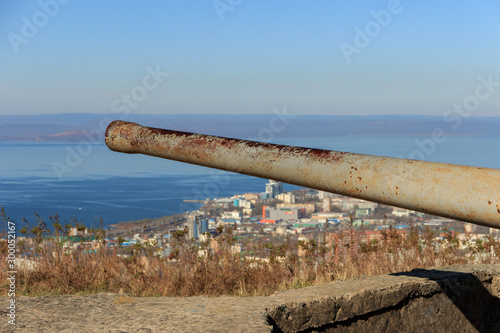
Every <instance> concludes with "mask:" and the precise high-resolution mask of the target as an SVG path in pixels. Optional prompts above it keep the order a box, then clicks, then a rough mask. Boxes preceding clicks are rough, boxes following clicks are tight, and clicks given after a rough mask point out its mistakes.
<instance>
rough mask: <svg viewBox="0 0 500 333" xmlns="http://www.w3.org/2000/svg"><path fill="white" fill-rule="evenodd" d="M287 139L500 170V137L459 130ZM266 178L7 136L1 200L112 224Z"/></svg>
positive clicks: (0, 159) (13, 213) (255, 188)
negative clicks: (443, 135)
mask: <svg viewBox="0 0 500 333" xmlns="http://www.w3.org/2000/svg"><path fill="white" fill-rule="evenodd" d="M279 143H284V144H292V145H300V146H306V147H316V148H324V149H333V150H340V151H348V152H356V153H365V154H374V155H383V156H393V157H404V158H410V157H411V158H422V157H424V158H425V159H426V160H429V161H436V162H445V163H456V164H465V165H474V166H481V167H489V168H498V169H500V136H499V137H460V136H456V137H448V138H447V140H446V141H445V142H444V143H435V142H434V143H431V142H430V141H429V138H428V137H348V138H345V137H343V138H313V139H311V138H307V139H288V140H281V141H280V142H279ZM83 148H85V150H83ZM75 152H77V153H76V154H75ZM78 152H79V153H78ZM82 153H84V154H82ZM266 182H267V180H265V179H260V178H255V177H249V176H243V175H237V174H232V173H227V172H222V171H217V170H212V169H209V168H203V167H199V166H194V165H188V164H185V163H179V162H174V161H168V160H163V159H158V158H153V157H148V156H142V155H127V154H120V153H115V152H112V151H110V150H108V149H107V147H106V146H104V145H94V146H85V147H82V146H80V147H79V146H78V145H77V144H60V143H57V144H53V143H10V142H4V143H0V206H3V207H4V208H5V210H6V213H7V215H8V216H9V217H10V218H11V219H12V220H13V221H21V219H22V218H23V217H25V218H27V219H28V220H29V221H31V222H33V221H34V220H35V215H34V213H38V214H39V215H40V216H41V217H42V218H44V219H47V220H48V216H50V215H54V214H59V216H60V217H61V220H62V221H64V220H69V219H70V218H72V217H75V218H77V219H82V220H83V221H84V223H85V224H86V225H89V226H90V225H92V224H93V223H94V222H95V221H96V220H98V219H99V217H102V218H103V220H104V223H105V224H106V225H108V224H113V223H116V222H119V221H130V220H136V219H141V218H154V217H161V216H164V215H168V214H175V213H179V212H182V211H185V210H187V209H195V208H196V207H197V204H192V203H183V202H182V200H183V199H196V200H199V199H204V198H206V197H211V198H213V197H222V196H229V195H233V194H236V193H245V192H262V191H263V190H264V187H265V183H266ZM295 188H297V187H294V186H291V185H287V186H285V189H289V190H291V189H295Z"/></svg>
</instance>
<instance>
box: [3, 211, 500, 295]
mask: <svg viewBox="0 0 500 333" xmlns="http://www.w3.org/2000/svg"><path fill="white" fill-rule="evenodd" d="M4 221H5V218H4ZM56 223H57V220H56ZM38 228H39V229H36V228H31V229H25V230H21V231H22V232H24V233H25V234H26V235H28V236H30V237H31V238H32V239H33V240H34V243H33V245H32V246H29V245H27V244H26V243H22V242H18V244H17V246H18V249H19V250H20V252H22V253H24V254H30V255H31V258H32V259H33V260H34V261H35V262H36V264H35V266H34V267H33V268H31V269H22V268H18V273H17V286H16V294H17V295H47V294H77V293H96V292H119V293H121V292H123V293H125V294H129V295H133V296H194V295H209V296H218V295H236V296H256V295H269V294H272V293H274V292H276V291H279V290H286V289H292V288H299V287H303V286H308V285H314V284H320V283H327V282H330V281H334V280H338V279H342V280H344V279H351V278H354V277H357V276H362V275H379V274H387V273H395V272H401V271H408V270H411V269H414V268H424V267H430V266H445V265H454V264H466V263H497V262H498V259H499V255H500V244H499V242H498V241H495V240H493V239H487V240H484V241H480V242H477V243H470V244H469V245H468V246H467V247H465V248H463V246H461V245H463V244H461V243H460V242H459V241H458V240H457V239H455V238H452V237H447V238H445V239H444V240H442V241H439V242H436V241H435V240H434V235H433V233H432V231H430V230H426V232H425V233H423V234H419V233H418V232H417V230H415V229H412V230H411V231H410V233H409V236H408V237H406V238H402V237H401V236H399V235H398V234H397V233H396V232H395V231H394V230H393V229H389V230H388V231H387V232H386V233H385V235H384V238H383V240H382V241H381V242H378V243H376V244H368V245H366V244H363V246H362V247H361V249H360V251H359V253H358V254H357V255H355V256H353V257H351V256H345V257H341V258H338V257H335V256H332V255H331V253H332V251H331V249H330V248H327V247H326V246H325V245H324V244H322V245H321V244H320V245H316V244H315V243H314V242H310V243H300V242H296V241H294V240H293V239H287V240H286V241H284V243H283V244H281V245H279V246H278V245H273V244H270V243H260V245H257V244H259V243H255V244H254V248H253V250H255V251H259V250H260V252H265V253H267V255H266V258H264V259H263V258H255V257H251V256H248V255H245V254H239V253H238V254H234V253H233V252H232V251H231V245H232V244H233V242H234V237H233V235H232V234H231V231H230V230H226V231H224V232H223V233H222V234H221V235H219V236H218V237H217V238H216V240H215V241H216V242H217V245H218V246H217V247H218V250H217V251H216V252H213V251H210V249H209V242H205V243H203V244H201V247H200V248H198V246H195V245H194V243H192V242H191V241H189V240H187V239H186V237H185V235H184V234H183V233H182V232H180V233H177V234H176V235H175V237H174V238H175V239H174V240H173V247H172V249H173V251H172V254H171V256H170V258H159V257H158V256H157V255H156V252H155V251H154V247H152V246H148V245H135V246H134V247H133V248H131V249H130V257H128V258H124V257H121V256H119V254H118V253H119V249H117V248H115V249H108V248H107V246H105V244H104V239H103V237H102V236H103V235H104V233H103V231H102V229H94V230H92V231H91V233H92V235H93V236H95V237H96V239H97V240H98V241H99V242H101V244H103V247H102V250H100V251H98V252H97V253H92V254H82V253H81V251H73V252H70V251H68V250H67V249H65V247H64V242H61V241H59V240H57V238H44V237H45V236H47V233H49V231H48V228H47V227H46V226H44V225H43V224H40V223H39V225H38ZM80 229H81V230H83V229H84V228H82V227H81V226H80ZM54 230H56V232H55V233H56V235H54V236H58V235H57V233H58V232H61V233H63V228H58V226H57V225H55V226H54ZM58 230H59V231H58ZM44 235H45V236H44ZM5 239H6V235H5V234H2V239H1V240H0V258H1V260H2V262H3V263H4V264H3V267H4V268H5V269H2V270H0V290H1V292H2V293H3V294H4V295H5V294H6V292H7V290H8V284H7V280H6V278H7V270H8V269H6V265H5V263H6V256H7V243H6V241H5ZM259 247H260V248H259ZM31 248H33V250H31ZM299 248H300V250H301V252H305V254H306V255H305V256H302V257H299V256H298V253H299ZM200 253H201V254H200ZM18 256H19V254H18Z"/></svg>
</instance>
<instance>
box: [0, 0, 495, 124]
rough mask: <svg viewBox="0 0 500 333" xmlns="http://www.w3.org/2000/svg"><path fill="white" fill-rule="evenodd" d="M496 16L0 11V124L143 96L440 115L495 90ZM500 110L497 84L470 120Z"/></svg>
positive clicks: (204, 103)
mask: <svg viewBox="0 0 500 333" xmlns="http://www.w3.org/2000/svg"><path fill="white" fill-rule="evenodd" d="M387 13H389V14H390V17H388V16H387ZM384 15H385V16H384ZM377 16H378V19H379V20H378V21H377V19H376V17H377ZM499 17H500V4H499V3H498V2H497V1H493V0H491V1H484V0H479V1H475V2H472V1H467V2H466V1H463V2H457V1H440V2H436V1H430V0H427V1H426V0H421V1H418V0H413V1H409V0H404V1H395V0H391V1H326V0H318V1H314V2H313V1H306V0H302V1H298V0H286V1H285V0H273V1H271V0H252V1H250V0H216V1H212V0H209V1H187V0H176V1H174V0H170V1H167V0H164V1H102V0H86V1H77V0H71V1H68V0H64V1H63V0H60V2H58V1H57V0H42V1H38V2H37V1H2V3H1V4H0V114H46V113H68V112H69V113H73V112H95V113H110V112H112V111H113V105H114V107H115V111H116V109H119V106H122V107H123V106H124V105H126V104H125V103H126V102H125V101H124V100H123V98H124V97H123V96H124V95H129V97H130V96H132V92H135V95H133V96H135V97H132V101H131V102H129V103H132V104H127V105H129V108H130V111H131V112H133V113H141V114H153V113H164V114H171V113H230V114H243V113H246V114H253V113H261V114H262V113H264V114H265V113H270V112H272V109H273V108H282V107H284V106H286V107H287V110H288V111H289V112H290V113H295V114H330V115H373V114H426V115H438V116H441V115H443V114H444V113H445V110H447V109H448V108H450V107H451V106H453V105H454V104H455V103H462V102H463V101H464V100H465V99H466V98H467V97H468V96H471V95H474V93H475V90H476V88H477V86H478V85H479V84H480V82H482V81H480V80H479V79H478V78H479V77H482V78H485V79H487V78H488V77H490V78H491V80H492V81H494V82H500V19H499ZM26 22H28V23H26ZM30 25H32V27H35V29H36V31H35V32H34V31H33V30H30V29H29V26H30ZM367 29H368V30H367ZM369 29H372V30H369ZM359 31H361V33H362V34H364V35H365V37H364V38H365V39H364V40H363V42H364V44H366V45H364V44H363V43H361V44H360V43H358V44H356V38H358V42H359V38H361V37H359V36H357V34H358V32H359ZM370 35H371V36H370ZM361 39H363V38H361ZM367 39H368V42H367ZM341 45H344V46H345V45H350V46H352V47H354V48H356V49H357V51H356V53H352V54H350V55H348V56H346V54H345V51H344V52H343V51H342V50H343V49H342V47H341ZM344 49H345V48H344ZM350 50H352V48H351V49H350ZM155 70H159V71H160V72H162V73H166V72H168V76H161V77H160V80H161V82H160V81H155V80H154V78H153V77H151V74H150V73H151V71H155ZM148 75H149V77H148ZM145 80H146V81H145ZM144 82H146V85H147V87H148V89H145V85H144ZM153 86H154V88H153ZM134 98H135V99H134ZM129 101H130V100H129ZM130 105H133V107H131V106H130ZM498 110H500V86H499V87H496V88H495V91H492V92H491V93H490V94H489V96H488V98H484V99H482V100H481V101H480V103H479V105H478V106H477V108H474V110H473V111H472V112H471V113H472V114H473V115H476V116H499V115H500V113H499V112H498Z"/></svg>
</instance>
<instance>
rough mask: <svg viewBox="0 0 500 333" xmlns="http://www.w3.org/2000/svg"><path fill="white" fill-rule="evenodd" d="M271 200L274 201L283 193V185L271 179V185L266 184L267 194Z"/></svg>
mask: <svg viewBox="0 0 500 333" xmlns="http://www.w3.org/2000/svg"><path fill="white" fill-rule="evenodd" d="M265 193H267V194H268V197H269V199H274V198H276V196H277V195H278V194H281V193H283V183H280V182H278V181H276V180H272V179H269V183H267V184H266V192H265Z"/></svg>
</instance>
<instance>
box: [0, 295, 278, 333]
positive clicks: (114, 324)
mask: <svg viewBox="0 0 500 333" xmlns="http://www.w3.org/2000/svg"><path fill="white" fill-rule="evenodd" d="M8 301H9V299H8V298H6V297H2V298H1V300H0V318H2V323H1V326H0V331H2V332H269V331H270V330H271V326H268V325H267V324H266V323H265V317H264V310H265V308H266V306H271V307H272V306H273V305H274V306H277V305H279V303H277V302H278V299H276V298H275V297H274V298H273V297H272V296H271V297H245V298H243V297H224V296H223V297H129V296H126V295H118V294H105V293H100V294H96V295H89V296H69V295H68V296H45V297H18V298H17V299H16V326H15V327H13V326H12V325H10V324H8V323H7V319H6V318H7V305H8Z"/></svg>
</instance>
